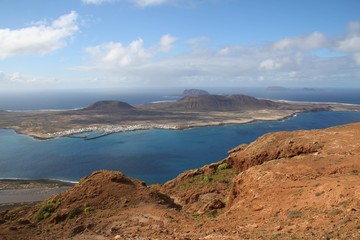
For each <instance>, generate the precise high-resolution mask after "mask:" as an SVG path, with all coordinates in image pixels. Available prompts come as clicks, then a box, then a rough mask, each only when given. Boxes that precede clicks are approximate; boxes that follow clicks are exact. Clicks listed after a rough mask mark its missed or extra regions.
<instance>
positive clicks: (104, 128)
mask: <svg viewBox="0 0 360 240" xmlns="http://www.w3.org/2000/svg"><path fill="white" fill-rule="evenodd" d="M297 103H299V104H301V103H302V102H297ZM339 106H340V108H338V109H332V110H320V111H322V112H326V111H329V112H338V111H345V112H359V111H360V110H346V109H343V108H341V106H355V107H359V105H357V104H345V105H342V104H341V105H339ZM261 111H262V110H259V111H256V112H253V113H252V114H250V115H252V116H251V118H249V117H247V118H241V117H240V118H238V119H236V118H229V119H226V120H225V119H222V120H218V121H215V120H212V121H201V120H202V119H199V120H197V121H190V122H188V123H187V124H184V123H180V122H177V123H175V124H174V123H171V124H151V123H148V124H146V125H145V124H141V123H136V122H135V123H134V124H132V125H131V124H123V125H100V124H99V125H97V126H91V127H83V128H72V129H68V130H64V131H58V132H53V133H40V132H27V131H22V130H19V129H15V128H11V127H7V128H2V129H11V130H13V131H14V132H15V133H16V134H21V135H25V136H28V137H31V138H33V139H36V140H42V141H43V140H50V139H55V138H62V137H70V138H81V139H84V140H88V141H89V140H95V139H98V138H102V137H106V136H108V135H111V134H114V133H121V132H131V131H142V130H145V131H146V130H152V129H162V130H180V131H181V130H186V129H191V128H197V127H211V126H223V125H227V124H250V123H254V122H259V121H283V120H286V119H289V118H291V117H294V116H296V115H297V114H299V113H306V112H313V111H318V110H317V109H315V110H303V111H299V110H293V111H287V112H286V111H282V112H281V114H280V113H279V112H278V113H277V114H273V115H271V113H270V114H269V113H267V114H265V115H266V116H261V115H262V114H261ZM263 111H271V110H263ZM274 112H275V111H274ZM217 114H219V113H217ZM220 114H224V116H226V115H227V114H228V113H221V112H220ZM210 116H212V117H213V116H214V115H212V114H210ZM93 132H99V133H101V134H100V135H98V136H94V137H89V136H87V135H84V136H75V135H76V134H84V133H93Z"/></svg>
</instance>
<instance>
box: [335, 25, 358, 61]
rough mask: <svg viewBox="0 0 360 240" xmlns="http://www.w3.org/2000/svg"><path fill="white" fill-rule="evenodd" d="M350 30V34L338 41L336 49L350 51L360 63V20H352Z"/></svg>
mask: <svg viewBox="0 0 360 240" xmlns="http://www.w3.org/2000/svg"><path fill="white" fill-rule="evenodd" d="M348 30H349V35H348V36H347V37H345V38H343V39H342V40H340V41H338V43H337V47H336V49H337V50H339V51H343V52H348V53H350V54H351V55H352V56H353V59H354V60H355V62H356V63H357V64H358V65H360V22H350V23H349V25H348Z"/></svg>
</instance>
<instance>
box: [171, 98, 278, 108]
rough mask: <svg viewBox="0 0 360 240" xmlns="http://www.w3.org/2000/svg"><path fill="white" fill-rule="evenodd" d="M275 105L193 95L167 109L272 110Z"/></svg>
mask: <svg viewBox="0 0 360 240" xmlns="http://www.w3.org/2000/svg"><path fill="white" fill-rule="evenodd" d="M276 106H278V104H277V103H275V102H273V101H269V100H261V99H257V98H254V97H250V96H246V95H227V96H223V95H194V96H186V97H183V98H181V99H180V100H179V101H177V102H175V103H172V104H171V105H170V106H169V107H170V108H172V109H179V110H197V111H221V110H249V109H262V108H273V107H276Z"/></svg>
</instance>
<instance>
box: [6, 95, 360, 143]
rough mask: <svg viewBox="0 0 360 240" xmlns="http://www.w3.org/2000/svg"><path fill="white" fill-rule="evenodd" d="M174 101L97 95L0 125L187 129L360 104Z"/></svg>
mask: <svg viewBox="0 0 360 240" xmlns="http://www.w3.org/2000/svg"><path fill="white" fill-rule="evenodd" d="M187 93H188V94H185V96H184V97H182V98H181V99H179V100H178V101H175V102H156V103H149V104H142V105H137V106H132V105H130V104H128V103H126V102H121V101H111V100H110V101H99V102H96V103H94V104H92V105H91V106H88V107H85V108H83V109H77V110H62V111H60V110H59V111H53V110H52V111H50V110H49V111H46V110H43V111H26V112H16V111H0V128H8V129H14V130H15V131H16V132H18V133H21V134H26V135H29V136H32V137H34V138H38V139H51V138H56V137H63V136H75V137H76V134H80V133H86V132H101V133H102V134H104V135H106V134H110V133H115V132H124V131H134V130H145V129H154V128H156V129H174V130H175V129H186V128H192V127H201V126H216V125H223V124H243V123H249V122H253V121H266V120H281V119H285V118H288V117H291V116H293V115H295V114H297V113H300V112H312V111H360V105H357V104H341V103H315V102H290V101H275V100H267V99H258V98H254V97H251V96H246V95H240V94H236V95H213V94H206V93H205V92H201V91H198V90H196V91H194V90H192V91H188V92H187Z"/></svg>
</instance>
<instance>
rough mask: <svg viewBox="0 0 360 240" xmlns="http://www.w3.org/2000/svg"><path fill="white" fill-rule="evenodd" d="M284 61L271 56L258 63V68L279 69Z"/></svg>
mask: <svg viewBox="0 0 360 240" xmlns="http://www.w3.org/2000/svg"><path fill="white" fill-rule="evenodd" d="M284 62H285V61H283V60H275V59H272V58H268V59H266V60H264V61H262V62H261V63H260V65H259V69H260V70H276V69H280V68H281V67H282V66H283V64H284Z"/></svg>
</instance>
